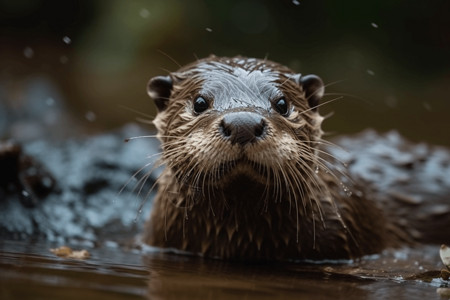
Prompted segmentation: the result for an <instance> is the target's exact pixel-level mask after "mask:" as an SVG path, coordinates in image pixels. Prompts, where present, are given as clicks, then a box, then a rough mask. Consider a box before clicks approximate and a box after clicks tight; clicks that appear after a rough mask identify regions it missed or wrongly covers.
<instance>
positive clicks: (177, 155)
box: [148, 58, 323, 188]
mask: <svg viewBox="0 0 450 300" xmlns="http://www.w3.org/2000/svg"><path fill="white" fill-rule="evenodd" d="M148 92H149V95H150V96H151V97H152V98H153V99H154V100H155V103H156V105H157V108H158V115H157V117H156V119H155V120H154V124H155V125H156V127H157V129H158V134H159V135H158V137H159V139H160V140H161V142H162V149H163V161H164V162H165V163H166V164H167V167H168V168H170V170H171V171H172V172H173V173H174V174H175V176H176V177H177V178H178V180H179V182H180V183H184V184H186V185H187V186H192V187H196V188H199V187H200V188H201V187H205V185H208V186H214V187H221V186H223V185H226V184H227V182H229V181H230V180H236V178H241V177H246V178H247V179H249V180H251V181H254V182H257V183H262V184H266V185H267V184H268V185H273V184H278V185H280V184H281V182H283V183H282V184H283V185H284V184H285V185H287V186H291V187H292V186H298V185H300V184H301V182H302V181H305V179H306V178H309V177H310V176H313V174H314V170H315V167H316V166H317V165H318V164H319V162H318V160H317V157H316V149H317V143H318V142H319V140H320V137H321V134H322V131H321V128H320V124H321V122H322V119H323V118H322V117H321V116H320V115H319V114H318V112H317V105H318V103H319V100H320V98H321V97H322V95H323V83H322V81H321V80H320V78H319V77H317V76H314V75H309V76H301V75H300V74H295V73H293V72H291V71H290V70H289V69H287V68H285V67H283V66H281V65H278V64H275V63H272V62H268V61H262V60H255V59H243V58H231V59H229V58H220V59H219V58H209V59H206V60H201V61H199V62H197V63H195V64H193V65H190V66H187V67H185V68H183V69H181V70H179V71H178V72H176V73H172V74H171V75H170V76H166V77H162V76H161V77H155V78H153V79H151V80H150V82H149V86H148Z"/></svg>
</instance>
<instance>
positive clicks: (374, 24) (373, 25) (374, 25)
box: [370, 22, 378, 28]
mask: <svg viewBox="0 0 450 300" xmlns="http://www.w3.org/2000/svg"><path fill="white" fill-rule="evenodd" d="M370 25H372V27H373V28H378V24H376V23H373V22H372V23H370Z"/></svg>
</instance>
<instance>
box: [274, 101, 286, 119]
mask: <svg viewBox="0 0 450 300" xmlns="http://www.w3.org/2000/svg"><path fill="white" fill-rule="evenodd" d="M275 109H276V111H277V112H278V113H279V114H280V115H283V116H286V115H287V113H288V109H289V107H288V104H287V102H286V100H285V99H284V98H280V99H278V100H277V102H275Z"/></svg>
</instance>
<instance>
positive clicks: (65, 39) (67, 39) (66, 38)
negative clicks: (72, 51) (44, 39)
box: [62, 35, 72, 45]
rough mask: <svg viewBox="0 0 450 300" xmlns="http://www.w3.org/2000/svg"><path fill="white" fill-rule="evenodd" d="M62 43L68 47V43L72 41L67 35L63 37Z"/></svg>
mask: <svg viewBox="0 0 450 300" xmlns="http://www.w3.org/2000/svg"><path fill="white" fill-rule="evenodd" d="M62 40H63V42H64V43H66V44H67V45H69V44H70V43H72V40H71V39H70V37H68V36H67V35H66V36H64V37H63V39H62Z"/></svg>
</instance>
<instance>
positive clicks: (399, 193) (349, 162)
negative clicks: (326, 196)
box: [329, 130, 450, 245]
mask: <svg viewBox="0 0 450 300" xmlns="http://www.w3.org/2000/svg"><path fill="white" fill-rule="evenodd" d="M336 143H337V144H338V145H339V147H331V148H330V149H329V150H330V152H331V153H332V154H333V155H335V156H336V157H337V158H338V159H339V160H340V161H341V162H343V164H344V165H345V166H347V169H348V170H347V171H348V173H349V174H350V176H349V180H351V181H352V182H355V183H357V184H358V185H359V186H360V187H361V188H362V192H364V193H365V194H366V195H367V196H368V197H370V198H372V199H374V200H375V201H377V202H379V203H380V205H381V207H382V208H383V211H384V212H385V213H386V214H387V215H388V216H390V218H391V219H393V220H396V222H397V224H399V225H400V226H402V227H403V228H404V229H405V230H406V231H407V232H409V234H410V235H411V236H412V237H414V239H416V240H418V241H420V242H423V243H437V244H439V245H440V244H442V243H446V242H447V241H450V151H449V149H447V148H444V147H438V146H430V145H427V144H423V143H422V144H413V143H411V142H409V141H407V140H405V139H404V138H402V137H401V136H400V135H399V134H398V133H397V132H395V131H391V132H388V133H386V134H383V135H380V134H378V133H376V132H375V131H372V130H367V131H364V132H362V133H360V134H358V135H356V136H353V137H343V138H340V139H338V140H337V141H336ZM355 192H358V191H355Z"/></svg>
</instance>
